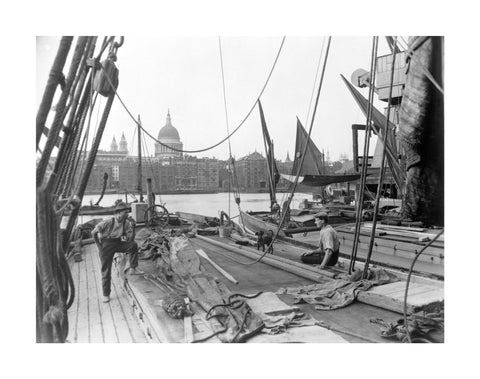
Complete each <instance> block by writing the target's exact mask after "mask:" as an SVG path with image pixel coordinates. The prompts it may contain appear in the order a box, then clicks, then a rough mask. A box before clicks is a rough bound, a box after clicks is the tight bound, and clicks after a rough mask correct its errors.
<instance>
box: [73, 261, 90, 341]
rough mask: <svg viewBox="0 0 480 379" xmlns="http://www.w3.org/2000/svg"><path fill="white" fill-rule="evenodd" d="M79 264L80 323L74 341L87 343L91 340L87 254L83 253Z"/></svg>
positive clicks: (77, 284)
mask: <svg viewBox="0 0 480 379" xmlns="http://www.w3.org/2000/svg"><path fill="white" fill-rule="evenodd" d="M74 264H75V265H78V271H79V282H78V283H75V286H76V287H77V297H78V308H77V309H78V311H77V317H78V323H77V329H76V331H75V340H74V342H80V343H85V342H89V334H90V330H89V327H88V319H89V314H88V282H87V264H86V262H85V254H82V261H81V262H76V263H74Z"/></svg>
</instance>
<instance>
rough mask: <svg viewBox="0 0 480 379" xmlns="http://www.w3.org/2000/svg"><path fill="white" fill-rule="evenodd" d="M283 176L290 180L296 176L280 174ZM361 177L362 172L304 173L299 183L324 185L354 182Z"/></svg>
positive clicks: (314, 185)
mask: <svg viewBox="0 0 480 379" xmlns="http://www.w3.org/2000/svg"><path fill="white" fill-rule="evenodd" d="M280 175H281V177H282V178H284V179H286V180H288V181H289V182H292V183H293V182H294V181H295V176H293V175H285V174H280ZM358 179H360V174H350V175H343V174H338V175H337V174H333V175H304V176H299V178H298V183H299V184H303V185H304V186H308V187H323V186H328V185H329V184H334V183H345V182H354V181H355V180H358Z"/></svg>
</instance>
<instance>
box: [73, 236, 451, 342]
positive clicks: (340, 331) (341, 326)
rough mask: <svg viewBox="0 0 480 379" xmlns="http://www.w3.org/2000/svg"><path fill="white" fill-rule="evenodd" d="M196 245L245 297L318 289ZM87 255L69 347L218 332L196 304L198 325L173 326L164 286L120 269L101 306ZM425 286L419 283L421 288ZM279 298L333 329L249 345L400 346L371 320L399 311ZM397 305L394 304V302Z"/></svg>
mask: <svg viewBox="0 0 480 379" xmlns="http://www.w3.org/2000/svg"><path fill="white" fill-rule="evenodd" d="M190 242H191V243H192V245H193V247H194V248H195V249H203V250H204V251H205V252H206V253H207V254H208V256H209V257H210V258H211V259H212V260H213V261H214V262H215V263H216V264H218V265H219V266H220V267H222V268H223V269H225V270H226V271H227V272H228V273H229V274H230V275H232V276H233V277H234V278H235V279H236V280H237V281H238V284H234V283H232V282H231V281H229V280H228V279H227V278H225V277H224V276H223V275H221V274H220V273H219V271H217V269H216V268H215V267H214V266H212V265H211V263H210V262H208V261H207V260H205V259H203V258H202V259H201V263H202V265H203V267H204V268H205V269H206V270H207V271H208V272H209V273H211V274H212V275H214V276H215V277H216V278H217V279H218V281H219V282H222V283H223V284H225V285H226V286H227V287H228V288H229V289H230V290H231V291H232V292H233V293H240V294H243V295H252V294H255V293H258V292H259V291H262V292H264V293H275V292H276V291H278V290H279V289H280V288H285V287H299V286H305V285H309V284H313V283H315V282H314V281H313V280H310V279H307V278H305V277H302V276H299V275H295V274H293V273H290V272H287V271H285V270H283V269H281V268H278V267H273V266H271V265H268V264H266V263H264V262H263V261H262V262H259V263H256V264H254V265H242V264H238V263H236V262H234V260H233V259H235V260H237V261H240V262H245V263H247V262H251V261H252V260H251V259H249V258H247V257H245V256H241V255H239V254H237V253H235V252H233V251H231V250H229V249H225V248H224V247H222V246H219V245H218V244H215V242H220V243H221V244H226V245H234V243H233V241H232V240H230V239H228V238H221V237H218V236H212V237H200V236H197V238H191V239H190ZM237 246H238V245H237ZM242 248H243V249H248V248H245V247H242ZM275 249H276V255H279V256H282V255H283V256H285V257H288V256H289V255H290V257H289V258H290V259H292V257H293V256H296V257H297V258H298V252H299V251H301V249H299V250H298V251H295V248H294V247H286V246H284V245H282V244H278V245H277V246H276V247H275ZM252 251H254V249H252ZM82 255H83V260H82V261H81V262H73V261H72V262H71V263H70V264H71V269H72V273H73V276H74V280H75V285H76V299H75V303H74V304H73V306H72V307H71V308H70V310H69V322H70V331H69V336H68V340H69V341H70V342H98V343H102V342H105V343H108V342H193V341H194V340H199V339H202V338H204V337H206V336H209V335H211V333H212V331H211V329H210V328H209V325H208V322H207V321H206V320H205V312H204V311H203V310H202V309H201V308H200V307H199V306H196V305H195V304H192V308H193V310H194V311H195V314H194V315H193V316H192V317H191V318H186V319H180V320H177V319H172V318H170V317H169V316H168V315H167V314H166V313H165V311H164V310H163V308H162V300H161V299H162V297H163V296H164V293H163V292H162V291H161V289H160V288H159V287H158V286H155V285H154V284H152V282H151V281H150V280H148V278H147V277H144V276H129V277H127V279H126V281H125V280H124V277H123V276H122V275H120V274H119V273H118V271H116V270H115V267H114V270H113V275H112V276H113V278H112V296H111V301H110V303H102V302H101V301H100V300H99V299H100V298H101V285H100V284H101V283H100V281H101V276H100V261H99V257H98V252H97V249H96V247H95V245H86V246H84V247H83V248H82ZM139 267H140V269H142V270H143V271H145V273H146V274H149V273H151V272H152V271H153V270H154V267H153V266H152V261H150V260H140V262H139ZM423 284H424V283H420V284H419V286H421V285H423ZM427 284H429V283H427ZM413 286H414V285H413ZM397 287H398V285H397ZM441 287H442V288H440V289H439V291H440V290H441V295H439V296H440V297H442V300H443V284H441ZM412 288H413V289H412ZM412 290H413V292H415V291H416V292H417V293H419V295H420V296H424V295H425V294H426V295H425V296H426V298H425V299H423V301H424V302H425V301H428V299H427V298H429V293H430V292H431V291H430V292H429V291H428V290H426V289H425V288H424V289H423V290H422V289H421V288H420V289H418V288H417V289H416V288H414V287H411V290H410V291H412ZM392 291H394V290H390V292H391V293H393V292H392ZM402 293H403V292H402V289H401V288H397V294H396V296H397V297H398V299H397V302H396V303H394V304H393V309H395V307H396V308H398V307H399V306H400V297H401V294H402ZM377 295H378V294H377ZM262 296H263V295H262ZM275 296H276V295H275ZM425 296H424V297H425ZM373 297H374V299H373V304H376V303H375V302H377V303H378V298H377V299H375V295H373ZM377 297H378V296H377ZM394 297H395V296H394ZM379 298H380V302H384V301H385V298H384V296H382V294H381V293H380V294H379ZM278 299H280V300H281V301H283V302H284V303H285V304H286V307H287V308H288V307H292V306H293V307H295V308H296V309H297V310H298V311H300V312H304V313H306V314H308V315H310V316H311V317H312V320H313V321H314V322H323V324H324V325H325V324H326V325H327V326H329V327H330V329H331V330H327V329H326V328H323V327H320V326H318V325H310V326H302V327H297V328H290V329H288V330H287V333H284V335H281V336H279V335H267V334H263V333H261V334H260V335H258V336H255V337H253V338H251V339H250V340H248V341H247V342H250V343H256V342H354V343H355V342H360V343H364V342H382V343H385V342H398V341H392V340H388V339H384V338H382V337H381V336H380V329H379V327H378V325H375V324H372V323H370V320H371V319H377V318H380V319H383V320H385V321H386V322H395V321H397V320H398V319H400V318H401V315H400V314H399V313H398V312H393V311H391V310H387V309H382V308H380V307H377V306H374V305H372V302H371V300H369V299H367V300H365V301H364V302H363V303H362V302H359V301H357V302H354V303H353V304H351V305H349V306H347V307H345V308H341V309H336V310H330V311H320V310H316V309H315V307H314V306H313V305H310V304H293V297H291V296H290V295H278ZM393 301H394V302H395V299H394V300H393ZM206 342H209V343H213V342H219V339H218V338H216V337H213V338H211V339H208V340H207V341H206Z"/></svg>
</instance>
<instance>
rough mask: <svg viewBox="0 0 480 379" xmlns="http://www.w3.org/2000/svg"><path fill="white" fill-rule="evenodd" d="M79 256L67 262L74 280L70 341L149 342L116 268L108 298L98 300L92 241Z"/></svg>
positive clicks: (97, 269) (99, 292) (97, 263)
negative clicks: (79, 260)
mask: <svg viewBox="0 0 480 379" xmlns="http://www.w3.org/2000/svg"><path fill="white" fill-rule="evenodd" d="M82 257H83V260H82V261H81V262H73V260H72V261H71V263H70V267H71V271H72V275H73V279H74V281H75V301H74V303H73V305H72V307H71V308H70V309H69V313H68V317H69V321H70V329H69V340H70V342H80V343H82V342H83V343H85V342H93V343H95V342H100V343H101V342H107V343H110V342H113V343H116V342H130V343H131V342H148V340H147V339H146V337H145V335H144V334H143V332H142V330H141V329H140V326H139V324H138V321H137V320H136V319H135V317H134V316H133V314H132V312H131V309H130V304H129V302H128V299H127V298H126V294H125V293H124V291H123V286H122V283H123V282H122V281H121V280H120V279H119V278H117V277H116V274H115V272H113V273H112V293H111V296H110V297H111V300H110V302H109V303H103V302H101V297H102V288H101V273H100V257H99V255H98V252H97V249H96V247H95V245H87V246H84V247H83V249H82Z"/></svg>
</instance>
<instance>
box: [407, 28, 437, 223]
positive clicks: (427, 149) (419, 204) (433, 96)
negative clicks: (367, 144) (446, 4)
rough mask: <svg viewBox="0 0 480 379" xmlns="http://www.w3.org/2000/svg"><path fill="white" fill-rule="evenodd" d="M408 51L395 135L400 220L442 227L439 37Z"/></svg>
mask: <svg viewBox="0 0 480 379" xmlns="http://www.w3.org/2000/svg"><path fill="white" fill-rule="evenodd" d="M408 47H409V51H412V53H413V57H412V58H410V61H409V62H408V63H409V69H408V73H407V81H406V83H405V89H404V92H403V100H402V105H401V108H400V124H399V133H398V135H399V139H400V141H401V143H402V145H403V147H404V149H405V155H406V160H407V178H406V185H405V189H406V191H405V200H404V206H403V216H404V217H407V218H411V219H414V220H419V221H423V222H425V223H426V224H430V225H444V114H443V110H444V100H443V93H442V90H441V88H442V87H443V80H442V78H443V37H413V38H412V39H411V40H410V41H409V46H408ZM426 72H429V73H430V74H431V76H432V77H433V80H434V81H435V82H436V84H439V87H440V88H436V86H435V84H434V83H433V82H432V80H431V79H430V78H429V77H428V76H427V74H426Z"/></svg>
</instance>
